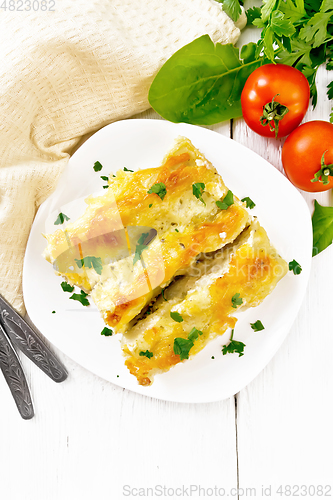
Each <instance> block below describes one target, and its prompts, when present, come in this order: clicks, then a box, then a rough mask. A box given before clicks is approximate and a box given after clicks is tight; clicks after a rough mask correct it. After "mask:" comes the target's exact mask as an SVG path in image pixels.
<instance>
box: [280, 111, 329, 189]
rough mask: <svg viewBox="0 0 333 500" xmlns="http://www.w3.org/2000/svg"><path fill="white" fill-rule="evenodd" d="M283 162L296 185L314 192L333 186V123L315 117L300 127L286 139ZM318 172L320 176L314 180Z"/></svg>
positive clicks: (290, 178) (288, 175) (287, 173)
mask: <svg viewBox="0 0 333 500" xmlns="http://www.w3.org/2000/svg"><path fill="white" fill-rule="evenodd" d="M323 155H324V157H323ZM282 164H283V168H284V170H285V172H286V175H287V177H288V179H289V180H290V181H291V182H292V183H293V184H294V185H295V186H296V187H298V188H300V189H303V190H304V191H313V192H315V191H326V190H327V189H331V188H332V187H333V125H332V124H331V123H328V122H324V121H320V120H314V121H312V122H307V123H303V125H301V126H300V127H297V129H296V130H294V131H293V132H292V133H291V134H290V136H289V137H288V138H287V140H286V142H285V143H284V146H283V148H282ZM315 174H317V176H316V177H317V178H319V180H318V181H317V182H311V180H312V179H314V178H315ZM323 176H324V177H323ZM325 176H326V177H325ZM326 181H327V183H326Z"/></svg>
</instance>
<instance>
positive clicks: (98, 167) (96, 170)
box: [93, 161, 103, 172]
mask: <svg viewBox="0 0 333 500" xmlns="http://www.w3.org/2000/svg"><path fill="white" fill-rule="evenodd" d="M93 168H94V170H95V172H100V171H101V170H102V168H103V165H102V164H101V163H100V162H99V161H95V163H94V167H93Z"/></svg>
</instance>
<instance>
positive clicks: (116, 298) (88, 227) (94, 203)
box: [44, 138, 250, 333]
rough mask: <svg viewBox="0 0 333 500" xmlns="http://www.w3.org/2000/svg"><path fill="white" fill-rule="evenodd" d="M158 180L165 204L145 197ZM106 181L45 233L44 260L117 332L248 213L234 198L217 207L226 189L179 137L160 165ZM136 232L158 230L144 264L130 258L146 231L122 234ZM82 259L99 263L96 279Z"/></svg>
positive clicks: (226, 239)
mask: <svg viewBox="0 0 333 500" xmlns="http://www.w3.org/2000/svg"><path fill="white" fill-rule="evenodd" d="M197 182H200V183H204V185H205V189H204V192H203V194H202V198H203V201H204V202H202V201H201V200H199V199H198V198H196V196H194V194H193V184H194V183H197ZM156 183H163V184H164V185H165V187H166V190H167V193H166V195H165V197H164V199H163V200H162V199H161V198H160V197H159V196H158V195H157V194H154V193H152V194H149V193H148V191H149V189H150V188H151V186H153V185H154V184H156ZM109 184H110V186H109V188H108V190H107V191H106V193H105V194H103V196H99V197H90V198H88V199H87V200H86V202H87V205H88V206H87V209H86V211H85V213H84V214H83V215H82V217H80V218H79V219H78V220H76V221H75V222H72V223H69V224H68V225H67V226H66V229H65V231H63V230H61V229H58V230H57V231H55V233H53V234H48V235H46V238H47V241H48V246H47V248H46V250H45V252H44V256H45V258H46V259H47V260H49V261H50V262H51V263H52V264H53V265H54V267H55V269H56V271H57V272H58V273H59V274H61V275H63V276H64V277H65V278H66V279H67V280H68V281H69V282H70V283H71V284H74V285H78V286H80V287H82V288H84V289H85V290H86V291H88V292H91V291H92V298H93V300H94V302H95V303H96V305H97V307H98V308H99V310H100V311H101V313H102V316H103V318H104V320H105V322H106V323H107V324H108V325H109V326H111V327H112V328H113V329H114V330H115V331H116V332H118V333H119V332H120V333H122V332H124V331H126V329H127V327H128V324H129V322H130V321H131V320H132V319H133V318H134V317H135V316H136V315H137V314H139V313H140V311H141V310H142V309H143V308H144V307H145V306H146V305H147V304H148V303H149V302H150V301H151V300H152V298H154V297H155V296H156V295H158V294H159V293H160V291H161V287H163V286H165V285H167V284H168V283H169V282H170V281H171V280H172V279H173V278H174V276H176V275H178V274H184V273H185V272H186V269H187V268H188V267H189V266H191V264H192V263H193V262H194V261H195V259H196V256H197V255H198V254H200V253H201V252H211V251H214V250H217V249H219V248H221V247H223V246H224V245H226V244H228V243H230V242H231V241H233V240H234V239H235V238H236V237H237V236H238V235H239V234H240V233H241V231H243V229H244V228H245V227H246V226H247V225H248V224H249V220H250V216H249V214H248V212H247V211H246V209H245V206H244V204H243V203H242V202H240V201H239V200H238V199H237V198H236V197H235V203H234V204H233V205H231V206H230V207H229V208H228V209H227V210H220V209H219V208H218V207H217V205H216V201H218V200H220V199H223V198H224V196H225V195H226V194H227V192H228V189H227V188H226V186H225V185H224V183H223V181H222V179H221V177H220V176H219V175H218V173H217V172H216V170H215V169H214V167H213V166H212V165H211V163H209V162H208V161H207V160H206V159H205V157H204V156H203V155H202V154H201V153H200V152H199V151H198V150H197V149H196V148H194V146H193V145H192V144H191V142H190V141H189V140H188V139H185V138H180V139H178V141H177V142H176V145H175V147H174V148H173V150H172V151H171V152H170V153H169V154H168V155H167V156H166V157H165V159H164V161H163V164H162V166H160V167H158V168H149V169H145V170H139V171H137V172H134V173H128V172H123V171H119V172H118V173H117V176H116V177H115V178H111V179H110V181H109ZM150 205H151V206H150ZM135 227H137V228H138V227H141V228H153V229H155V230H156V232H157V237H156V239H155V240H154V241H153V242H152V244H150V245H149V246H148V247H147V248H146V249H145V250H144V251H143V252H142V258H143V261H144V266H143V265H142V262H141V260H140V259H139V260H137V261H136V262H135V259H134V258H133V256H134V252H135V249H136V243H137V242H138V237H139V236H140V235H141V234H142V233H143V232H144V231H143V230H141V231H140V232H139V233H138V235H137V236H138V237H137V238H134V237H133V238H131V241H130V239H129V238H128V234H129V231H128V232H127V234H126V231H125V229H124V228H127V229H129V228H132V229H133V228H135ZM176 229H177V231H176ZM128 246H129V247H130V248H128ZM86 256H94V257H96V258H100V259H101V261H102V264H103V269H102V272H101V274H98V273H97V272H96V271H95V269H94V268H90V269H89V268H87V267H85V266H81V267H78V264H79V263H80V261H81V260H82V259H83V258H84V257H86Z"/></svg>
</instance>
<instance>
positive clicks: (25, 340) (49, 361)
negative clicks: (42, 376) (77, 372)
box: [0, 309, 67, 382]
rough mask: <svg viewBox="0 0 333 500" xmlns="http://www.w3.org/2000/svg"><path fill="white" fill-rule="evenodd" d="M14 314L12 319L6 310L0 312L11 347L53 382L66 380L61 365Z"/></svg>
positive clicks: (33, 332) (0, 318) (21, 319)
mask: <svg viewBox="0 0 333 500" xmlns="http://www.w3.org/2000/svg"><path fill="white" fill-rule="evenodd" d="M15 314H16V316H15V318H13V315H12V314H11V313H10V312H8V311H7V310H6V309H3V310H2V311H1V312H0V320H2V322H3V324H4V326H5V329H6V332H7V335H8V337H9V339H10V340H11V342H12V343H13V345H14V346H17V347H18V348H19V349H20V350H21V351H22V352H23V354H25V355H26V356H27V357H28V358H29V359H31V361H33V362H34V363H35V364H36V365H37V366H38V368H40V369H41V370H42V371H43V372H44V373H46V375H48V376H49V377H50V378H51V379H52V380H53V381H54V382H63V381H64V380H66V378H67V371H66V369H65V367H64V366H63V365H62V363H61V362H60V361H59V360H58V358H56V356H55V355H54V354H53V353H52V352H51V351H50V349H49V348H48V347H47V346H46V345H45V344H44V342H43V341H42V339H41V338H40V337H39V336H38V335H37V333H36V332H35V331H34V330H33V329H32V328H31V326H30V325H28V323H27V322H26V321H25V320H24V319H23V318H21V316H19V315H18V314H17V313H15ZM15 320H16V321H15Z"/></svg>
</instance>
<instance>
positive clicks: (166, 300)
mask: <svg viewBox="0 0 333 500" xmlns="http://www.w3.org/2000/svg"><path fill="white" fill-rule="evenodd" d="M161 293H162V297H163V299H164V300H165V302H168V299H166V298H165V297H164V288H162V292H161Z"/></svg>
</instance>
